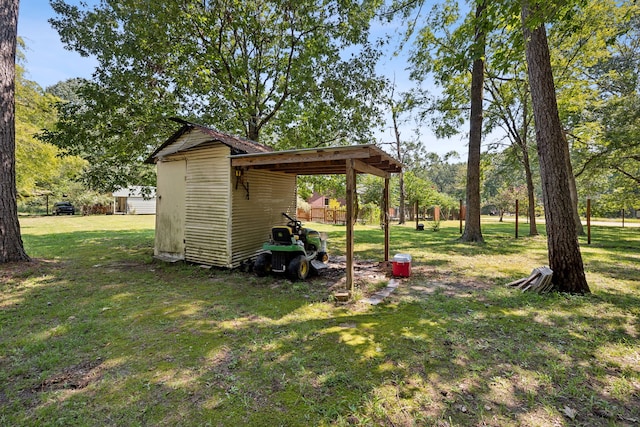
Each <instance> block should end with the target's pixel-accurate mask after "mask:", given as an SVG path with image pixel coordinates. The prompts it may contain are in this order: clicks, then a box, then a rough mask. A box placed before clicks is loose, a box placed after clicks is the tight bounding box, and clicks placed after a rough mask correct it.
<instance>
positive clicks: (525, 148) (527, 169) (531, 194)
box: [518, 95, 538, 236]
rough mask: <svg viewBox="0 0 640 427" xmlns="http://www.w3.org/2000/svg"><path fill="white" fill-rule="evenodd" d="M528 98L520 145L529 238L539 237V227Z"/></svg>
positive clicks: (524, 106) (524, 99)
mask: <svg viewBox="0 0 640 427" xmlns="http://www.w3.org/2000/svg"><path fill="white" fill-rule="evenodd" d="M527 99H528V96H527V95H525V96H523V104H524V105H523V107H522V137H521V138H520V141H519V144H518V145H520V149H521V150H522V164H523V165H524V174H525V178H526V180H527V199H529V236H537V235H538V227H537V226H536V195H535V186H534V184H533V173H532V171H531V161H530V160H529V117H528V116H529V114H528V108H529V107H528V105H527Z"/></svg>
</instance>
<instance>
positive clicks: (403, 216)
mask: <svg viewBox="0 0 640 427" xmlns="http://www.w3.org/2000/svg"><path fill="white" fill-rule="evenodd" d="M391 118H392V120H393V131H394V135H395V138H396V154H397V156H398V157H397V158H398V160H402V152H401V150H400V147H401V142H400V130H399V129H398V112H397V107H396V106H395V105H393V102H392V105H391ZM404 204H405V194H404V174H403V173H402V172H400V212H398V216H399V219H400V222H399V224H404V223H405V221H406V214H405V206H404Z"/></svg>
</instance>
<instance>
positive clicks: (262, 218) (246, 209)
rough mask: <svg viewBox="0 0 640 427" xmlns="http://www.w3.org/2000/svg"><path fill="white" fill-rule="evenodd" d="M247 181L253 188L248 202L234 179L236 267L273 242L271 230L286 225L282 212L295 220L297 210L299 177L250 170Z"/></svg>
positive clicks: (243, 190)
mask: <svg viewBox="0 0 640 427" xmlns="http://www.w3.org/2000/svg"><path fill="white" fill-rule="evenodd" d="M243 179H244V182H245V183H248V184H249V199H248V200H247V198H246V195H247V192H246V190H245V189H244V188H243V187H242V185H238V189H235V180H236V179H235V176H232V199H233V216H232V223H231V227H232V229H231V230H232V231H231V241H232V246H231V247H232V249H233V250H232V253H231V264H232V267H237V266H239V265H240V264H241V263H242V262H243V261H245V260H247V259H248V258H251V257H254V256H255V254H256V252H257V251H259V250H260V249H261V248H262V244H263V243H264V242H265V241H266V240H267V239H268V238H269V235H270V233H271V227H272V226H274V225H277V224H282V223H284V222H285V221H286V219H285V218H284V217H283V216H282V212H287V213H288V214H289V215H290V216H294V215H295V209H296V177H295V175H290V174H284V173H278V172H269V171H264V170H248V171H246V172H245V174H244V177H243Z"/></svg>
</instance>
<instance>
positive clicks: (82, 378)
mask: <svg viewBox="0 0 640 427" xmlns="http://www.w3.org/2000/svg"><path fill="white" fill-rule="evenodd" d="M103 371H104V369H103V367H102V361H101V360H94V361H87V362H82V363H80V364H78V365H74V366H71V367H68V368H66V369H65V370H64V371H62V372H60V373H57V374H55V375H53V376H51V377H49V378H47V379H45V380H44V381H42V383H40V384H39V385H38V386H37V387H35V388H34V390H33V391H35V392H39V391H55V390H81V389H83V388H85V387H87V386H88V385H89V384H91V383H94V382H96V381H99V380H100V379H101V378H102V374H103Z"/></svg>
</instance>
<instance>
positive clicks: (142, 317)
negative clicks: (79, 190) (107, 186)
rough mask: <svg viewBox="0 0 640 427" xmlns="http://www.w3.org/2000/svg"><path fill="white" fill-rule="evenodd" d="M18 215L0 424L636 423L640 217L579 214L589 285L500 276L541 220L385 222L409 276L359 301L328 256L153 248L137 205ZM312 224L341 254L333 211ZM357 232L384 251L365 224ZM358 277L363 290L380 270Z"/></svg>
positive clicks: (4, 314) (512, 271)
mask: <svg viewBox="0 0 640 427" xmlns="http://www.w3.org/2000/svg"><path fill="white" fill-rule="evenodd" d="M21 224H22V233H23V240H24V242H25V246H26V249H27V252H28V253H29V254H30V256H32V257H33V259H34V261H33V262H32V263H27V264H11V265H1V266H0V425H2V426H5V425H6V426H32V425H61V426H75V425H80V426H84V425H86V426H150V425H153V426H155V425H166V426H176V425H182V426H207V425H209V426H242V425H250V426H269V427H275V426H330V425H336V426H349V425H355V426H371V425H379V426H484V425H490V426H551V425H566V426H632V425H638V424H640V338H639V336H640V322H639V320H638V319H639V318H640V228H620V227H592V244H591V245H587V244H586V240H585V239H581V244H582V250H583V257H584V260H585V268H586V271H587V278H588V281H589V285H590V287H591V290H592V294H590V295H587V296H570V295H558V294H552V295H544V296H540V295H535V294H529V293H521V292H520V291H518V290H514V289H512V288H508V287H506V286H504V285H505V284H506V283H508V282H510V281H512V280H515V279H518V278H522V277H526V276H528V275H529V273H530V272H531V270H532V269H533V268H534V267H539V266H542V265H545V264H546V263H547V255H546V249H545V245H546V240H545V238H544V237H533V238H532V237H521V238H520V239H517V240H515V239H514V238H513V226H514V225H513V224H512V223H498V222H495V221H492V222H487V223H485V224H484V225H483V227H484V228H483V234H484V237H485V239H486V240H487V243H486V244H485V245H468V244H461V243H458V242H456V238H457V237H458V236H459V229H458V223H457V222H443V223H442V224H441V229H440V231H438V232H432V231H428V229H429V227H426V228H427V231H422V232H417V231H414V230H413V227H412V226H406V227H405V226H393V227H392V229H391V251H392V255H393V254H395V253H409V254H411V255H412V257H413V265H412V275H411V277H410V278H408V279H402V280H401V284H400V286H399V288H398V289H397V290H396V292H394V293H393V294H392V295H391V296H390V297H388V298H386V299H385V300H384V302H383V303H382V304H379V305H376V306H371V305H368V304H366V303H365V302H363V301H362V300H356V301H353V302H350V303H348V304H337V303H335V302H334V301H333V299H332V297H331V292H330V288H331V287H332V286H334V285H335V283H336V274H329V275H322V276H320V277H316V278H313V279H312V280H309V281H306V282H297V283H292V282H290V281H288V280H286V279H283V278H280V277H266V278H258V277H255V276H254V275H252V274H249V273H243V272H240V271H231V272H230V271H225V270H216V269H204V268H201V267H199V266H193V265H167V264H162V263H157V262H153V261H152V254H153V249H152V247H153V234H154V217H153V216H91V217H81V216H73V217H40V218H23V219H22V220H21ZM521 227H522V229H521V230H520V236H525V235H526V232H527V230H528V228H527V225H526V224H522V223H521ZM317 228H318V229H321V230H323V231H327V232H328V233H329V238H330V245H329V250H330V254H331V256H334V257H335V256H339V255H343V254H344V242H345V235H344V234H345V228H344V227H339V226H325V225H318V226H317ZM539 229H540V230H541V231H544V226H540V227H539ZM355 241H356V254H357V256H358V258H359V259H360V260H375V261H380V260H381V257H382V249H383V247H382V242H383V236H382V232H381V231H380V230H379V229H377V228H375V227H367V226H358V227H357V229H356V234H355ZM356 277H357V280H356V282H357V283H358V284H359V286H360V290H359V291H358V293H357V297H358V298H360V299H361V298H362V297H365V296H367V295H368V294H369V293H371V292H373V291H374V290H375V289H376V288H377V287H380V286H383V285H384V282H380V281H379V280H378V281H377V282H378V283H369V282H370V281H371V280H369V279H368V276H366V275H364V274H363V273H361V272H360V271H359V270H357V271H356ZM374 281H375V280H374Z"/></svg>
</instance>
